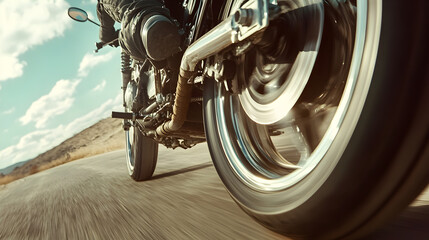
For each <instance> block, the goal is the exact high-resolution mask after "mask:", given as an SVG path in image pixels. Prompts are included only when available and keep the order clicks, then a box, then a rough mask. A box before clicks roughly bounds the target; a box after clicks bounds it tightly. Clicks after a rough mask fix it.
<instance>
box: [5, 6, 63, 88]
mask: <svg viewBox="0 0 429 240" xmlns="http://www.w3.org/2000/svg"><path fill="white" fill-rule="evenodd" d="M68 7H69V4H68V3H67V2H66V1H65V0H33V1H28V0H2V1H1V2H0V29H1V31H0V43H1V45H2V46H1V48H0V66H1V69H2V70H1V71H0V81H5V80H8V79H11V78H16V77H19V76H21V75H22V74H23V69H24V67H25V65H26V62H25V61H23V60H21V59H20V58H19V57H20V55H22V54H23V53H25V52H26V51H27V50H28V49H29V48H31V47H33V46H36V45H40V44H42V43H44V42H46V41H48V40H50V39H52V38H55V37H58V36H61V35H63V33H64V30H65V29H66V28H67V27H69V26H70V24H71V21H70V19H68V16H67V14H66V11H67V8H68Z"/></svg>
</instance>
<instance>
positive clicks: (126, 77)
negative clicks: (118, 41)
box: [121, 51, 131, 107]
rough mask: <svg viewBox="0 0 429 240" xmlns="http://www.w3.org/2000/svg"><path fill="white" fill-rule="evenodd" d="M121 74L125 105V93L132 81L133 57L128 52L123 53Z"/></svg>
mask: <svg viewBox="0 0 429 240" xmlns="http://www.w3.org/2000/svg"><path fill="white" fill-rule="evenodd" d="M121 73H122V93H123V94H122V103H123V105H124V107H126V104H125V91H126V90H127V86H128V83H129V82H130V81H131V57H130V55H128V54H127V53H126V52H124V51H122V52H121Z"/></svg>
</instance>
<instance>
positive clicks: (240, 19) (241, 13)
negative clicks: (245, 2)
mask: <svg viewBox="0 0 429 240" xmlns="http://www.w3.org/2000/svg"><path fill="white" fill-rule="evenodd" d="M234 20H235V22H236V23H238V24H240V25H243V26H250V25H251V24H252V22H253V10H252V9H238V10H237V12H235V14H234Z"/></svg>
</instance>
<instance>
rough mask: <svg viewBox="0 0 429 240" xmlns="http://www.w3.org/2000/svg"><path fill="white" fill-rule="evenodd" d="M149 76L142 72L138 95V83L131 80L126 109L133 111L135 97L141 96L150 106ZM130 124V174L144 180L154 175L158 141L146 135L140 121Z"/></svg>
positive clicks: (127, 133)
mask: <svg viewBox="0 0 429 240" xmlns="http://www.w3.org/2000/svg"><path fill="white" fill-rule="evenodd" d="M148 81H149V77H148V75H147V74H146V73H145V72H142V73H141V74H140V88H141V89H140V91H141V93H140V94H138V95H137V88H138V87H137V84H136V83H135V82H133V81H132V82H130V83H129V84H128V86H127V92H126V93H125V103H126V107H125V111H126V112H132V110H131V109H132V106H133V102H134V99H135V98H136V95H137V97H140V98H141V99H140V100H139V102H140V103H141V104H142V105H143V106H148V104H149V103H148V100H147V99H148V97H147V94H146V91H145V89H146V86H147V82H148ZM126 124H127V125H129V129H128V131H125V151H126V162H127V169H128V174H129V175H130V176H131V178H132V179H134V180H135V181H144V180H148V179H150V178H151V177H152V175H153V172H154V171H155V167H156V162H157V160H158V143H157V142H155V141H154V140H152V139H151V138H149V137H145V136H144V135H143V133H142V132H141V131H140V130H139V128H138V122H134V123H131V122H126Z"/></svg>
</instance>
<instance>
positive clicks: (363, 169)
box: [204, 0, 429, 239]
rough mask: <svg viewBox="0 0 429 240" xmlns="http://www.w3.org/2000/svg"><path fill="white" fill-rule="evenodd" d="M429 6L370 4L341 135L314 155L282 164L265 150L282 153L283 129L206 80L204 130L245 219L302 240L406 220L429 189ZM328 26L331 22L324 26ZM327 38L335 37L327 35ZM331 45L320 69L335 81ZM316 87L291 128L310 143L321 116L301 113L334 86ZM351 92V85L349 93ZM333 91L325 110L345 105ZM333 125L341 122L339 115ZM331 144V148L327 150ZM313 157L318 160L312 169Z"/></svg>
mask: <svg viewBox="0 0 429 240" xmlns="http://www.w3.org/2000/svg"><path fill="white" fill-rule="evenodd" d="M279 2H281V1H279ZM329 2H333V1H325V2H324V3H325V6H324V7H325V14H326V11H327V10H326V8H327V7H329V6H326V4H327V3H329ZM352 2H354V1H352ZM361 2H364V1H361ZM358 3H359V1H358ZM380 7H382V8H381V10H380ZM428 7H429V6H428V2H427V1H423V0H422V1H414V2H413V3H404V2H403V1H397V0H395V1H394V0H389V1H383V3H382V4H381V1H369V2H368V15H367V18H366V19H367V22H368V25H367V29H366V38H365V45H364V48H363V50H362V58H361V59H360V62H359V67H358V68H357V69H355V70H356V71H357V72H356V78H355V82H354V84H353V86H352V88H351V89H352V90H351V91H350V92H349V94H350V95H349V96H350V97H349V98H348V104H347V106H346V107H345V108H344V111H343V112H342V114H343V115H338V116H342V117H341V118H338V119H339V120H338V121H339V122H337V124H338V125H336V126H334V127H337V128H336V129H334V130H333V131H332V132H329V131H330V129H331V126H332V124H331V125H329V126H330V127H329V128H328V130H326V129H324V135H323V138H319V139H318V140H317V141H312V140H309V141H307V142H308V146H307V147H308V149H309V150H308V152H309V155H308V157H306V158H304V157H302V158H300V159H299V160H298V161H289V162H286V163H285V162H283V163H278V162H277V158H278V156H277V155H276V154H278V152H273V150H272V149H271V150H266V149H265V148H266V147H267V146H268V147H272V146H274V145H275V144H274V143H273V142H272V141H271V140H270V139H271V138H272V136H275V135H276V134H279V133H278V132H280V131H277V133H275V132H276V131H275V129H274V130H272V128H275V124H274V127H273V125H270V124H271V123H260V124H257V123H256V121H255V119H253V120H251V118H252V116H249V115H248V113H247V112H246V111H248V110H243V107H242V105H241V104H242V103H241V102H240V101H241V100H240V98H239V97H238V96H236V95H232V94H230V93H229V92H227V91H226V90H224V88H223V87H222V86H223V84H219V83H217V82H215V81H206V82H205V90H204V91H205V92H204V94H205V95H204V124H205V131H206V137H207V142H208V146H209V149H210V153H211V157H212V159H213V162H214V165H215V167H216V170H217V172H218V174H219V176H220V178H221V179H222V181H223V183H224V184H225V186H226V188H227V190H228V191H229V193H230V194H231V196H232V197H233V198H234V200H235V201H236V202H237V203H238V205H239V206H240V207H241V208H242V209H243V210H244V211H245V212H246V213H248V214H249V215H250V216H252V217H253V218H255V219H256V220H257V221H259V222H260V223H261V224H263V225H265V226H266V227H268V228H270V229H272V230H274V231H277V232H279V233H282V234H285V235H287V236H289V237H292V238H295V239H356V238H359V237H362V236H364V235H366V234H368V233H369V232H371V231H373V230H374V229H376V228H377V227H378V226H380V224H382V223H384V222H385V221H387V220H388V219H390V218H391V217H393V216H394V215H395V214H397V213H399V211H401V210H402V209H403V208H405V207H406V206H407V205H408V204H409V203H410V202H411V201H412V200H414V199H415V197H416V196H417V195H418V194H419V193H420V192H421V191H422V190H423V189H424V187H425V186H427V184H428V181H429V174H428V169H429V114H428V107H427V104H428V103H429V79H428V77H429V73H428V70H427V69H428V67H429V61H428V53H429V48H428V44H427V42H428V39H427V36H429V34H428V33H429V28H428V27H427V26H428V18H427V17H426V16H425V14H426V13H425V12H426V9H428ZM358 9H359V8H358ZM374 11H375V12H374ZM380 11H381V12H382V15H380V14H379V13H380ZM377 19H379V20H381V21H379V20H377ZM328 20H329V19H327V17H326V16H325V24H327V22H328ZM377 22H378V23H380V24H381V25H380V26H375V28H381V31H379V30H377V29H372V30H371V26H372V25H371V24H377ZM331 30H332V29H331ZM343 30H344V29H343ZM326 33H330V34H332V32H331V31H329V30H326V27H325V32H324V34H326ZM342 33H344V31H342ZM378 36H379V38H378ZM323 37H324V39H323V40H322V42H321V45H320V52H319V56H318V59H317V60H316V64H315V65H314V68H313V70H314V71H316V72H317V75H323V74H327V75H329V76H330V74H331V73H326V71H325V72H323V71H319V70H320V69H321V68H322V69H326V68H327V67H332V66H331V65H325V64H324V63H325V62H326V61H328V60H329V59H331V61H332V60H335V59H333V58H330V57H332V55H333V56H334V57H335V51H327V52H330V53H331V54H327V55H325V56H323V51H325V50H326V49H329V50H332V46H329V47H325V50H323V49H324V44H328V45H329V43H327V42H324V41H326V40H327V39H329V36H327V35H323ZM348 37H352V36H348ZM346 39H348V38H347V37H346ZM378 39H379V44H378ZM331 40H332V39H331ZM356 41H357V40H356ZM374 41H375V43H374ZM370 48H372V49H370ZM334 50H335V48H334ZM338 52H341V51H338ZM321 55H322V56H321ZM328 55H331V56H328ZM346 59H347V58H346ZM322 60H323V62H322V63H321V61H322ZM349 60H350V61H351V58H350V59H349ZM346 64H347V63H346ZM246 66H249V65H246ZM318 69H319V70H318ZM350 69H352V68H351V67H350ZM348 71H349V70H348ZM336 73H337V72H336ZM337 75H340V74H337ZM347 76H349V72H347ZM315 79H319V80H320V79H321V78H318V76H314V75H312V76H311V77H310V80H309V82H308V84H307V86H306V89H305V90H304V91H303V92H302V94H301V98H300V99H299V100H298V101H297V102H296V104H295V105H294V106H293V108H292V110H291V112H292V113H295V114H296V115H297V116H298V117H296V118H293V121H292V122H293V124H296V125H294V127H297V128H300V129H301V131H298V132H299V134H300V136H301V137H303V138H311V136H312V134H310V133H311V127H312V126H310V127H309V123H308V122H310V123H311V121H314V123H311V124H310V125H318V123H319V122H318V120H317V119H316V118H318V116H319V115H317V113H314V114H311V111H305V110H303V107H302V106H314V105H315V104H317V103H316V101H315V100H314V99H315V98H314V96H316V95H317V96H318V93H319V92H318V88H319V87H321V86H322V87H326V85H329V83H330V82H329V81H326V82H323V81H317V82H315V81H314V80H315ZM349 79H350V78H347V81H349ZM322 80H323V79H322ZM321 82H322V83H321ZM339 82H342V81H339ZM346 88H347V84H346V86H345V87H344V86H343V87H342V88H341V89H342V90H341V91H342V92H346V90H345V89H346ZM328 93H332V94H334V96H333V98H326V99H325V100H324V101H325V102H323V103H324V104H334V105H335V101H336V100H335V98H336V97H338V96H340V97H339V99H338V100H339V101H340V102H337V106H338V105H340V104H342V103H343V102H344V99H345V98H346V94H344V95H343V94H339V95H338V93H337V89H330V90H329V92H328ZM317 99H318V100H320V98H317ZM333 99H334V100H333ZM311 101H315V102H311ZM309 102H310V103H311V104H313V105H311V104H308V103H309ZM304 103H307V104H304ZM338 109H340V107H337V108H336V110H335V114H337V112H338V111H340V110H338ZM279 110H280V111H281V109H279ZM322 110H323V109H322ZM303 112H304V113H303ZM335 116H337V115H335ZM254 118H256V120H259V119H258V117H254ZM328 119H330V121H332V122H334V120H335V117H331V118H328ZM261 121H265V120H263V119H262V120H261ZM302 122H304V123H302ZM266 126H269V127H266ZM313 127H314V126H313ZM316 127H319V125H318V126H316ZM309 129H310V130H309ZM309 132H310V133H309ZM260 133H262V134H260ZM328 133H329V136H327V135H328ZM264 134H265V135H264ZM325 138H326V139H329V141H328V140H327V141H328V142H327V143H328V144H327V145H326V146H325V145H323V146H321V145H322V144H324V143H326V141H325V140H324V139H325ZM264 141H265V142H266V141H268V142H269V143H268V144H267V143H265V142H264ZM323 141H325V142H323ZM273 149H274V150H276V149H275V147H273ZM320 149H323V150H320ZM319 150H320V151H319ZM278 151H280V150H278ZM274 155H276V156H274ZM301 156H302V155H301ZM284 158H285V159H286V157H284ZM292 158H293V157H292ZM302 159H304V160H306V161H307V162H304V163H302V162H301V160H302ZM314 159H318V160H317V161H316V162H313V163H312V162H311V161H312V160H314ZM281 164H284V165H288V167H284V166H283V165H281ZM279 166H280V167H279ZM294 166H295V167H296V169H294V168H293V167H294Z"/></svg>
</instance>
